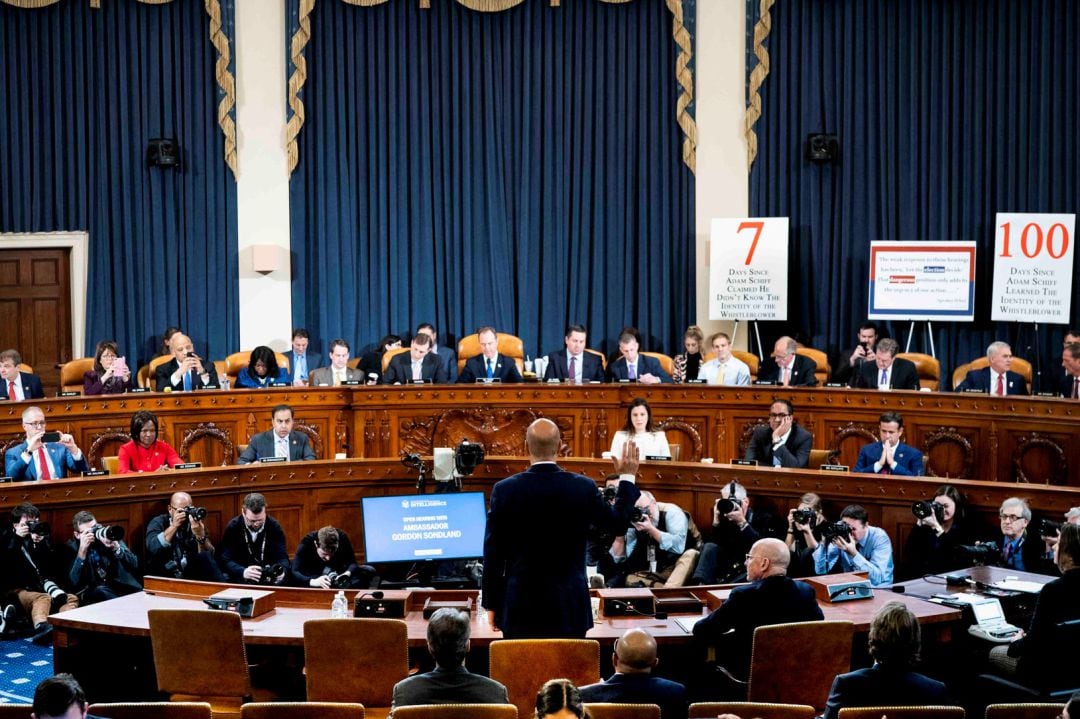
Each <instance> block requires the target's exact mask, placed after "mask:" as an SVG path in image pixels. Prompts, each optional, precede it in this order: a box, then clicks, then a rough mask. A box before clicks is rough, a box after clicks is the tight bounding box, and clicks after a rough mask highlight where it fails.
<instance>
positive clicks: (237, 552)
mask: <svg viewBox="0 0 1080 719" xmlns="http://www.w3.org/2000/svg"><path fill="white" fill-rule="evenodd" d="M260 534H261V536H260V537H259V540H258V542H257V543H256V544H255V545H254V546H255V548H256V554H252V550H251V546H252V545H250V544H249V542H248V540H247V538H246V537H245V535H247V527H246V526H245V525H244V517H243V516H238V517H233V518H232V519H230V520H229V523H228V524H226V525H225V531H224V532H222V534H221V541H220V542H218V545H217V560H218V564H219V565H221V571H222V572H224V573H225V574H226V575H227V576H228V577H229V581H231V582H237V583H239V584H245V583H248V580H246V579H244V570H245V569H247V568H248V567H251V566H256V565H258V566H262V565H266V564H276V565H278V566H280V567H281V569H282V571H284V572H285V574H284V576H286V577H288V575H289V552H288V550H287V549H286V548H285V532H284V531H283V530H282V529H281V525H280V524H278V522H277V520H276V519H274V518H273V517H267V518H266V523H265V524H263V528H262V532H261V533H260ZM260 550H261V551H260Z"/></svg>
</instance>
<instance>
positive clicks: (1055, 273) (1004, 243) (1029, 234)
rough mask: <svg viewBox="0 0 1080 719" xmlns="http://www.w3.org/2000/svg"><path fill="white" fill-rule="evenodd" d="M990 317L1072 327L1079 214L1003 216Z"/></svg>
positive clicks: (996, 248)
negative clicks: (1077, 219) (1074, 265)
mask: <svg viewBox="0 0 1080 719" xmlns="http://www.w3.org/2000/svg"><path fill="white" fill-rule="evenodd" d="M994 225H995V227H996V233H995V239H994V295H993V298H992V300H991V301H992V305H991V310H990V319H992V320H995V321H998V320H1000V321H1005V322H1048V323H1050V324H1068V323H1069V315H1070V312H1071V310H1072V300H1073V295H1074V294H1075V291H1076V290H1075V288H1074V287H1073V284H1072V276H1073V246H1074V245H1075V244H1076V242H1075V235H1074V234H1073V233H1074V230H1075V228H1076V215H1050V214H1036V213H1019V212H999V213H998V215H997V220H996V221H995V223H994Z"/></svg>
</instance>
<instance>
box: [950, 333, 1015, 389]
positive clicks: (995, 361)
mask: <svg viewBox="0 0 1080 719" xmlns="http://www.w3.org/2000/svg"><path fill="white" fill-rule="evenodd" d="M986 359H987V360H989V362H990V366H989V367H983V368H982V369H973V370H971V371H970V372H968V373H967V376H966V377H964V379H963V381H962V382H960V384H958V385H956V391H957V392H967V391H969V390H975V391H979V392H988V393H989V394H991V395H993V396H995V397H1005V396H1006V395H1010V394H1027V393H1028V388H1027V382H1025V381H1024V378H1023V377H1021V376H1020V375H1019V374H1017V373H1016V372H1013V371H1012V361H1013V353H1012V348H1011V347H1009V344H1008V343H1007V342H991V343H990V346H989V347H987V348H986Z"/></svg>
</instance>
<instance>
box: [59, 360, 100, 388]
mask: <svg viewBox="0 0 1080 719" xmlns="http://www.w3.org/2000/svg"><path fill="white" fill-rule="evenodd" d="M92 369H94V358H93V357H83V358H82V359H77V360H71V361H70V362H64V363H62V364H61V365H60V391H61V392H78V393H79V394H82V391H83V386H84V385H83V375H84V374H86V373H87V372H89V371H90V370H92Z"/></svg>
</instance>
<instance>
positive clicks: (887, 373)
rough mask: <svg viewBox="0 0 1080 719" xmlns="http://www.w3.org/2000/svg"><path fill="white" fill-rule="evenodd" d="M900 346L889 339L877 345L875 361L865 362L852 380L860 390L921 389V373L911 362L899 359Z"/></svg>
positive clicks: (853, 384)
mask: <svg viewBox="0 0 1080 719" xmlns="http://www.w3.org/2000/svg"><path fill="white" fill-rule="evenodd" d="M899 351H900V344H899V343H898V342H897V341H896V340H894V339H890V338H888V337H886V338H884V339H882V340H880V341H879V342H878V343H877V348H876V349H875V350H874V360H873V361H872V362H871V361H867V362H863V363H862V364H861V365H859V371H858V373H857V374H856V375H855V376H854V378H853V379H852V386H853V387H858V388H860V389H880V390H890V389H913V390H918V389H919V371H918V370H917V369H916V368H915V363H914V362H912V361H911V360H907V359H904V358H903V357H897V356H896V353H897V352H899Z"/></svg>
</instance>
